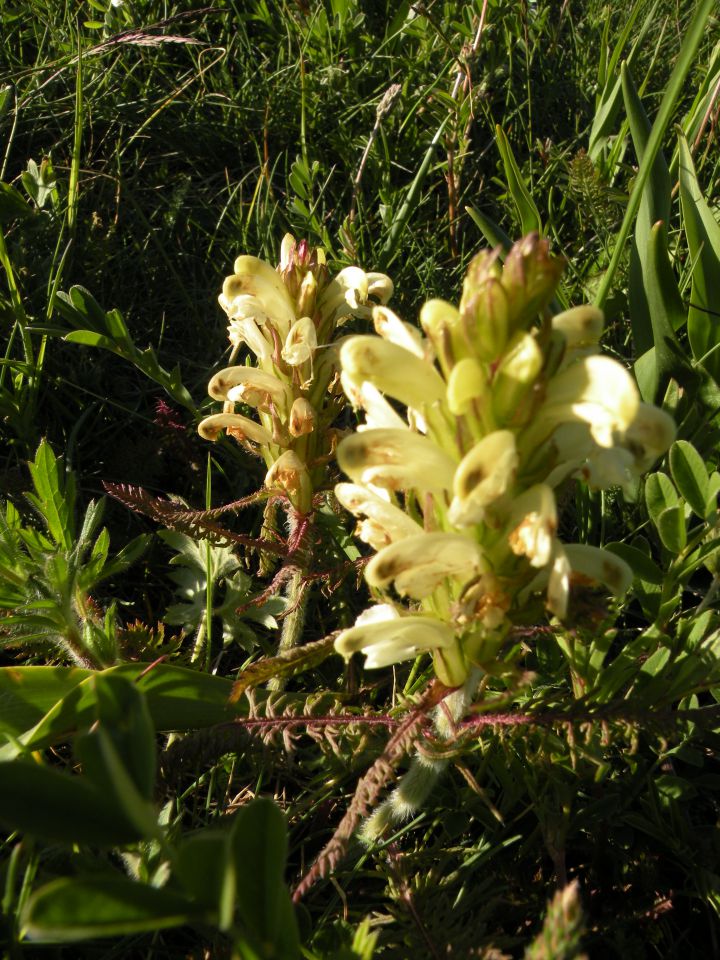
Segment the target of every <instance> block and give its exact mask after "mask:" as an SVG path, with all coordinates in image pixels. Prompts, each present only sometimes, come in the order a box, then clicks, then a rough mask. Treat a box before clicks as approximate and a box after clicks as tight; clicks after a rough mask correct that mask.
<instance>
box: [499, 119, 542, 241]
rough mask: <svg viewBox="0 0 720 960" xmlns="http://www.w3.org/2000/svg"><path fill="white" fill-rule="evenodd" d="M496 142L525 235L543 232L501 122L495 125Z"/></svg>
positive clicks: (539, 218) (538, 214)
mask: <svg viewBox="0 0 720 960" xmlns="http://www.w3.org/2000/svg"><path fill="white" fill-rule="evenodd" d="M495 142H496V143H497V146H498V150H499V151H500V156H501V157H502V162H503V167H504V169H505V180H506V182H507V185H508V191H509V193H510V196H511V197H512V200H513V203H514V204H515V207H516V208H517V212H518V216H519V217H520V226H521V228H522V232H523V235H524V234H527V233H533V232H537V233H540V234H542V232H543V226H542V219H541V217H540V213H539V211H538V208H537V207H536V206H535V201H534V200H533V198H532V197H531V196H530V191H529V190H528V188H527V186H526V185H525V181H524V180H523V178H522V174H521V172H520V168H519V167H518V165H517V162H516V160H515V157H514V156H513V152H512V148H511V146H510V143H509V141H508V138H507V137H506V135H505V131H504V130H503V129H502V127H500V125H499V124H498V125H496V126H495Z"/></svg>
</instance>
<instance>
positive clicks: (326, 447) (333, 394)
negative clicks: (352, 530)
mask: <svg viewBox="0 0 720 960" xmlns="http://www.w3.org/2000/svg"><path fill="white" fill-rule="evenodd" d="M391 293H392V282H391V281H390V279H389V278H388V277H386V276H384V274H379V273H366V272H365V271H363V270H361V269H360V268H359V267H346V268H345V269H344V270H341V271H340V273H339V274H338V275H337V276H336V277H335V278H334V279H332V278H330V277H329V275H328V269H327V265H326V263H325V255H324V253H323V251H322V250H319V249H313V248H311V247H310V246H309V245H308V244H307V243H306V242H305V241H304V240H301V241H300V242H299V243H298V242H296V241H295V240H294V238H293V237H291V236H290V235H289V234H288V235H287V236H286V237H285V238H284V239H283V242H282V247H281V253H280V265H279V267H278V268H277V269H275V268H273V267H272V266H271V265H270V264H269V263H266V262H264V261H263V260H260V259H258V258H257V257H252V256H240V257H238V258H237V260H236V261H235V266H234V273H233V274H232V276H230V277H227V278H226V280H225V282H224V283H223V288H222V293H221V294H220V297H219V301H220V305H221V307H222V308H223V309H224V310H225V312H226V313H227V316H228V319H229V321H230V323H229V327H228V337H229V339H230V343H231V345H232V359H231V362H232V360H234V359H235V356H236V355H237V354H238V352H239V351H240V350H242V349H243V348H244V347H247V348H248V350H249V355H248V357H247V358H246V360H245V363H243V364H239V365H236V366H228V367H226V368H225V369H224V370H221V371H220V372H219V373H216V374H215V375H214V376H213V377H212V379H211V380H210V383H209V386H208V392H209V394H210V396H211V397H212V398H213V400H217V401H219V402H221V403H222V404H223V412H222V413H214V414H212V415H210V416H208V417H206V418H205V419H204V420H203V421H202V422H201V423H200V425H199V428H198V429H199V432H200V435H201V436H202V437H204V438H205V439H208V440H216V439H217V437H218V436H219V435H220V433H221V432H222V431H223V430H224V431H225V432H226V433H227V434H228V436H231V437H234V438H235V439H237V440H239V441H240V442H242V443H243V444H244V445H245V446H246V447H247V448H248V449H250V450H252V451H253V452H254V453H256V454H258V455H259V456H261V457H262V458H263V460H264V461H265V464H266V466H267V468H268V472H267V478H266V486H267V487H268V488H269V489H272V490H275V491H277V492H280V493H282V494H284V495H285V496H286V497H287V499H288V502H289V503H290V504H291V505H292V506H293V508H294V509H295V510H296V511H300V512H307V511H308V510H310V508H311V504H312V494H313V490H314V489H315V488H316V487H317V486H318V485H320V484H321V483H322V482H323V481H324V482H327V481H326V474H325V471H326V466H325V465H326V464H327V462H328V460H329V459H330V458H331V457H332V455H333V452H334V445H335V443H336V440H335V437H334V435H333V432H332V430H331V425H332V422H333V421H334V419H335V418H336V416H337V414H338V412H339V410H340V409H341V408H342V406H343V404H344V400H343V398H342V396H340V395H339V394H338V391H337V390H335V389H332V384H333V383H334V382H336V380H337V374H338V369H337V346H334V345H332V341H333V338H334V337H335V333H336V329H337V326H338V324H339V323H341V322H342V321H343V320H344V319H345V318H346V317H347V316H350V315H353V316H359V317H364V316H369V314H370V311H371V309H372V307H373V306H377V305H381V304H384V303H385V302H386V301H387V299H388V298H389V297H390V295H391ZM398 323H400V321H399V320H398ZM361 392H362V391H361ZM380 401H381V402H382V403H384V402H385V401H384V400H383V398H380ZM237 404H244V405H246V406H248V407H251V408H253V413H254V416H256V417H257V420H255V419H251V418H250V417H248V416H247V412H246V411H245V410H243V411H242V413H241V412H236V405H237Z"/></svg>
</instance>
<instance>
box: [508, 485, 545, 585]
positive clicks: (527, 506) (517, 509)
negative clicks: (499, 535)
mask: <svg viewBox="0 0 720 960" xmlns="http://www.w3.org/2000/svg"><path fill="white" fill-rule="evenodd" d="M509 525H510V527H511V531H510V533H509V535H508V543H509V544H510V549H511V550H512V552H513V553H515V554H517V555H518V556H524V557H527V558H528V560H529V561H530V565H531V566H532V567H544V566H546V565H547V564H548V563H549V562H550V559H551V557H552V554H553V542H554V537H555V531H556V530H557V506H556V504H555V494H554V493H553V491H552V489H551V488H550V487H548V486H547V485H546V484H544V483H538V484H536V485H535V486H534V487H530V489H529V490H526V491H525V492H524V493H522V494H521V495H520V496H519V497H517V498H516V499H515V501H514V503H513V505H512V510H511V513H510V524H509Z"/></svg>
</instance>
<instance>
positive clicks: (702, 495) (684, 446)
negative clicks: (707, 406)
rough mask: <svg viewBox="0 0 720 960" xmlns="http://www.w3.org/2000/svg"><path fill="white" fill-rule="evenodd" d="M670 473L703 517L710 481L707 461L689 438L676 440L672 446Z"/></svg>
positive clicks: (689, 502) (699, 515)
mask: <svg viewBox="0 0 720 960" xmlns="http://www.w3.org/2000/svg"><path fill="white" fill-rule="evenodd" d="M670 473H671V474H672V478H673V480H674V481H675V486H676V487H677V488H678V490H679V491H680V494H681V496H683V497H684V498H685V500H686V501H687V502H688V504H689V505H690V507H691V509H692V510H693V512H694V513H695V514H697V516H698V517H700V518H701V519H704V518H705V511H706V509H707V501H708V492H709V483H708V472H707V468H706V467H705V462H704V461H703V458H702V457H701V456H700V454H699V453H698V452H697V450H696V449H695V447H694V446H693V445H692V444H691V443H688V441H687V440H676V441H675V443H674V444H673V445H672V447H670Z"/></svg>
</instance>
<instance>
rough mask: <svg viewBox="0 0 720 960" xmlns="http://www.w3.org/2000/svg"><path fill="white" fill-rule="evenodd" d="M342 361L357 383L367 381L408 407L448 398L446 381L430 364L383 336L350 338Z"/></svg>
mask: <svg viewBox="0 0 720 960" xmlns="http://www.w3.org/2000/svg"><path fill="white" fill-rule="evenodd" d="M340 363H341V365H342V369H343V373H345V374H347V375H348V376H349V377H350V379H351V380H353V381H355V383H358V384H359V383H362V382H363V381H364V380H368V381H369V382H370V383H373V384H374V385H375V386H376V387H377V388H378V390H380V391H381V392H382V393H385V394H388V395H389V396H391V397H394V398H395V399H396V400H400V402H401V403H404V404H405V405H406V406H408V407H415V408H416V409H421V408H422V407H423V406H424V405H425V404H431V403H434V402H435V401H438V400H442V399H444V397H445V382H444V380H443V379H442V377H441V376H440V374H439V373H438V372H437V370H436V369H435V367H433V366H432V364H431V363H429V362H428V361H426V360H422V359H421V358H420V357H418V356H417V355H416V354H414V353H410V351H408V350H405V349H404V348H403V347H400V346H398V345H397V344H396V343H390V342H389V341H387V340H382V339H381V338H380V337H372V336H359V337H350V339H349V340H346V341H345V343H344V344H343V346H342V349H341V350H340Z"/></svg>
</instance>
